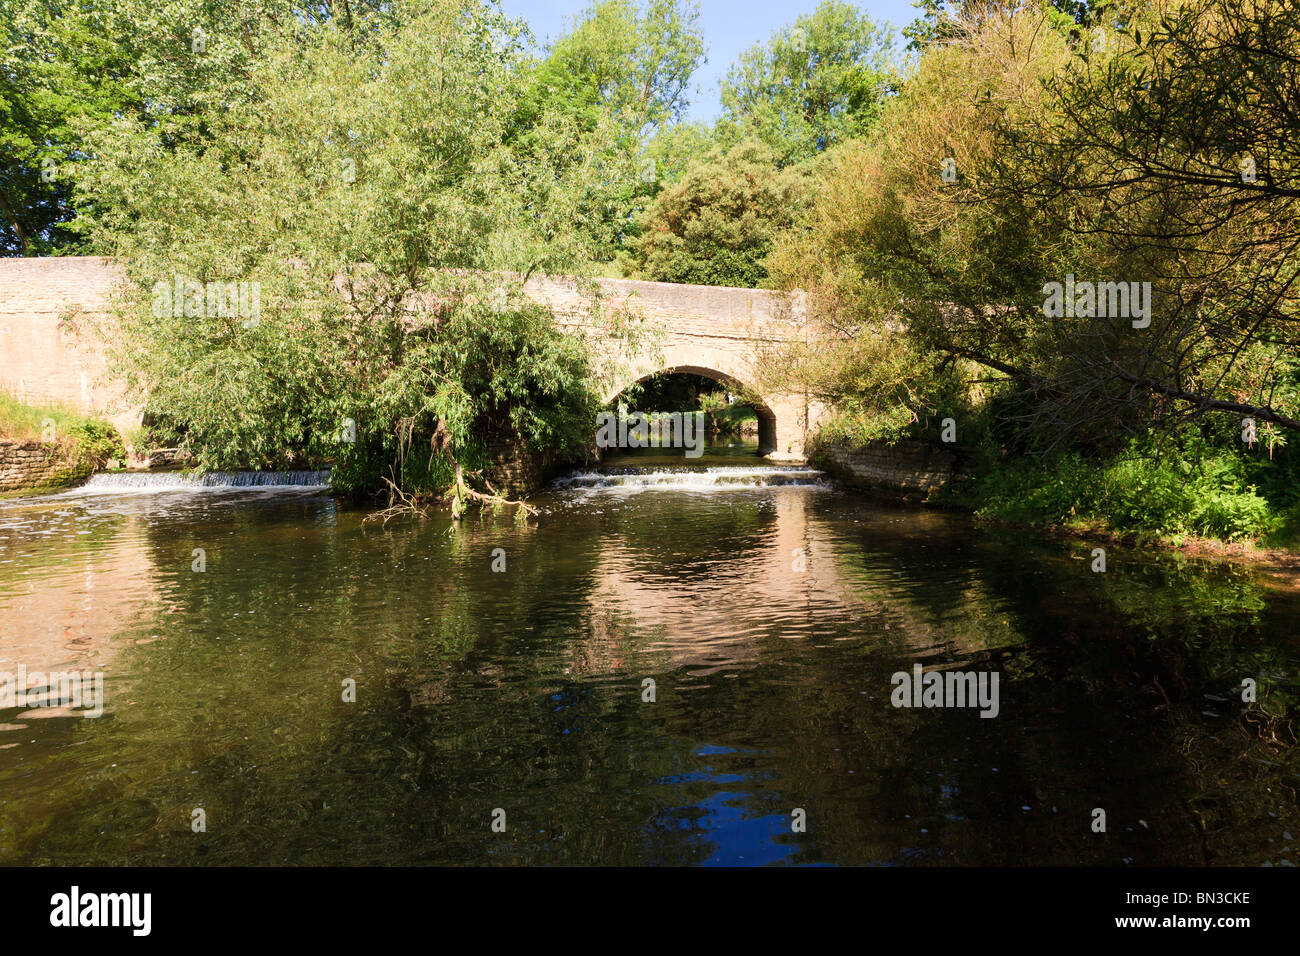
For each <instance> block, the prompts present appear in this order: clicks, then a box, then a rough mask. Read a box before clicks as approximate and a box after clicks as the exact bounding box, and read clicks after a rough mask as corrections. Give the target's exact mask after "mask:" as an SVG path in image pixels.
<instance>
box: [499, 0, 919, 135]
mask: <svg viewBox="0 0 1300 956" xmlns="http://www.w3.org/2000/svg"><path fill="white" fill-rule="evenodd" d="M590 2H591V0H501V7H502V9H503V10H504V11H505V12H506V13H507V14H509V15H510V16H512V17H522V18H523V19H524V20H527V21H528V25H529V26H530V27H532V30H533V33H535V34H537V37H538V39H539V40H543V41H544V40H545V39H546V38H547V37H556V36H559V35H561V34H563V33H567V32H568V28H569V26H570V24H571V23H572V22H573V18H574V16H576V15H577V14H579V13H581V12H582V11H583V10H585V9H586V8H587V7H588V6H589V5H590ZM698 2H699V7H700V28H701V30H703V32H704V42H705V45H706V47H707V49H708V58H709V61H708V62H707V63H706V64H704V65H703V66H702V67H700V69H699V70H698V71H697V72H696V74H695V82H696V85H697V86H698V87H699V91H698V92H693V93H692V96H691V109H690V118H691V119H695V120H711V119H713V118H714V117H716V116H717V114H718V110H719V103H718V82H719V80H721V79H722V78H723V77H724V76H726V74H727V69H728V68H729V67H730V66H731V64H732V63H733V62H734V61H735V59H736V57H737V56H739V55H740V53H741V52H742V51H743V50H747V49H749V47H751V46H753V45H754V44H755V43H759V42H764V41H766V40H767V39H769V38H770V37H771V36H772V34H773V32H775V31H776V30H778V29H780V28H781V27H783V26H785V25H786V24H789V23H793V22H794V20H795V18H797V17H798V16H800V15H801V14H804V13H809V12H811V11H812V10H813V9H815V8H816V7H817V4H818V3H819V0H698ZM857 5H858V7H859V9H861V10H864V11H865V12H866V13H867V15H868V16H870V17H871V18H872V19H873V20H876V21H877V22H880V21H886V20H887V21H889V22H890V23H891V24H892V25H893V27H894V31H895V34H896V35H897V34H898V31H899V30H901V29H902V28H903V27H904V26H906V25H907V24H909V23H911V22H912V21H913V20H914V19H916V14H917V10H916V9H915V8H914V7H913V6H912V0H858V4H857ZM897 39H898V41H899V43H900V45H901V42H902V37H901V35H897Z"/></svg>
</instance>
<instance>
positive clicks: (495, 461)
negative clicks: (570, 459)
mask: <svg viewBox="0 0 1300 956" xmlns="http://www.w3.org/2000/svg"><path fill="white" fill-rule="evenodd" d="M487 451H488V462H489V464H488V466H487V468H485V469H484V473H485V474H486V475H487V477H488V480H489V481H491V482H492V487H494V488H496V490H497V491H498V492H500V493H501V494H503V495H505V496H506V497H507V498H526V497H528V496H529V495H531V494H533V493H534V492H535V491H538V490H539V489H540V488H542V487H543V486H544V485H545V484H546V483H547V482H548V481H550V480H551V478H553V477H554V476H555V472H556V468H557V466H556V462H555V460H554V458H553V456H551V455H540V454H538V453H536V452H532V451H529V450H528V449H527V448H525V447H524V446H523V445H522V444H520V443H518V442H515V441H511V440H506V439H498V440H496V441H493V442H491V443H489V445H488V450H487Z"/></svg>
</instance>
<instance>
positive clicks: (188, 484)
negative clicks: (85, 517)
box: [76, 471, 330, 492]
mask: <svg viewBox="0 0 1300 956" xmlns="http://www.w3.org/2000/svg"><path fill="white" fill-rule="evenodd" d="M329 483H330V473H329V472H328V471H208V472H203V473H201V474H193V475H188V474H185V473H184V472H179V471H163V472H148V471H137V472H117V473H113V474H103V473H100V474H96V475H91V476H90V479H89V480H88V481H87V482H86V483H85V484H84V485H82V486H81V487H80V488H77V489H76V490H77V491H104V492H119V491H186V490H197V489H202V488H283V489H285V490H297V489H303V488H327V487H329Z"/></svg>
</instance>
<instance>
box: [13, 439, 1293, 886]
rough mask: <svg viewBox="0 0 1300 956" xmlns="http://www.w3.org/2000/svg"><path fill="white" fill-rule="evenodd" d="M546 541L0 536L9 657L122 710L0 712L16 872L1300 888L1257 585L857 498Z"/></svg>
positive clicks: (207, 504) (568, 531)
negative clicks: (1156, 875)
mask: <svg viewBox="0 0 1300 956" xmlns="http://www.w3.org/2000/svg"><path fill="white" fill-rule="evenodd" d="M614 464H616V463H611V467H613V466H614ZM702 464H703V465H705V466H709V465H713V466H716V465H717V462H707V461H706V462H704V463H702ZM746 464H749V463H746ZM657 466H658V465H657V463H647V467H657ZM540 504H541V506H542V510H543V514H542V518H541V520H540V522H539V523H538V524H537V525H536V526H532V527H527V528H521V527H518V526H516V525H514V524H513V523H512V522H511V521H509V520H508V519H504V520H496V521H494V520H492V519H490V518H488V519H484V520H483V521H477V520H474V521H468V522H466V523H465V526H464V527H463V528H461V529H459V530H458V531H454V532H452V533H449V532H450V531H451V529H450V528H449V523H448V522H447V521H446V520H445V519H431V520H429V521H425V522H415V523H408V524H390V525H388V526H387V527H386V528H380V527H378V526H376V525H364V524H363V523H362V521H361V519H362V517H363V516H364V512H363V511H359V510H356V509H352V508H349V507H345V506H342V505H340V504H338V503H336V502H334V501H332V500H331V499H329V498H326V497H323V496H320V495H318V494H314V493H309V492H297V493H294V492H290V493H283V492H277V493H270V492H257V491H212V490H204V491H184V492H165V493H157V494H150V495H141V494H134V495H116V496H115V495H109V494H97V495H93V496H90V495H86V496H77V495H70V496H62V497H60V498H57V499H56V498H47V499H41V500H39V501H35V502H33V501H22V502H9V503H6V504H3V505H0V620H2V621H3V644H2V645H0V646H2V648H3V649H2V650H0V656H2V657H4V658H5V659H6V660H12V661H18V660H25V661H27V662H28V663H29V666H31V662H33V661H41V662H46V661H48V662H50V663H52V664H53V663H63V662H69V663H70V662H74V661H85V662H93V663H94V665H95V666H97V667H101V668H102V669H104V670H105V672H106V673H107V674H108V689H107V700H106V713H105V716H104V717H103V718H101V719H100V720H83V719H81V718H80V717H79V716H77V715H75V714H73V713H66V714H62V715H55V714H51V715H50V716H45V717H43V718H41V719H36V718H34V717H33V716H32V712H30V711H19V710H16V709H12V708H11V709H9V710H6V711H3V712H0V796H2V797H3V799H0V862H4V863H49V862H52V863H81V862H93V863H122V862H132V863H203V862H210V863H223V864H224V863H246V862H254V863H280V862H289V863H339V864H350V863H356V864H362V863H375V862H381V863H382V862H389V863H416V862H445V863H467V864H468V863H492V862H500V863H607V864H634V863H660V864H687V863H691V864H718V863H746V864H760V863H776V864H812V863H840V864H861V863H887V864H1018V863H1054V864H1073V863H1084V864H1121V863H1125V862H1131V863H1139V864H1149V863H1175V864H1181V863H1185V864H1199V863H1206V862H1208V863H1234V862H1240V863H1248V864H1258V863H1264V862H1270V863H1273V864H1283V863H1285V862H1286V861H1287V860H1289V859H1290V858H1291V856H1292V855H1293V853H1294V851H1293V850H1292V848H1291V846H1292V841H1291V840H1289V839H1288V838H1287V835H1290V836H1295V835H1296V834H1297V833H1300V829H1298V827H1300V819H1298V818H1297V811H1296V798H1295V789H1296V786H1297V784H1300V778H1298V777H1297V767H1296V763H1295V757H1294V748H1293V747H1290V746H1288V745H1287V744H1288V743H1289V738H1287V737H1286V733H1287V732H1288V731H1287V724H1286V721H1285V719H1282V720H1278V719H1275V718H1285V717H1287V715H1289V714H1290V713H1293V708H1294V692H1295V689H1296V663H1297V659H1298V658H1300V648H1298V647H1297V639H1296V636H1295V634H1296V629H1295V627H1294V622H1295V621H1296V620H1297V615H1298V614H1300V607H1297V606H1296V600H1295V598H1294V596H1292V595H1289V594H1285V593H1279V592H1274V591H1269V590H1267V589H1266V587H1265V586H1264V585H1263V583H1262V582H1261V581H1260V580H1258V579H1257V578H1256V577H1255V576H1253V575H1252V574H1250V573H1249V572H1246V571H1243V570H1240V569H1234V568H1225V567H1219V568H1205V567H1200V566H1197V565H1193V564H1190V563H1187V562H1178V561H1172V560H1156V559H1153V558H1151V557H1149V556H1139V555H1136V554H1125V553H1123V552H1122V551H1115V550H1112V551H1111V554H1110V556H1109V570H1108V572H1107V573H1106V574H1104V575H1098V574H1092V573H1091V572H1090V571H1089V565H1088V562H1087V561H1086V560H1084V558H1085V557H1086V555H1087V549H1086V548H1085V547H1084V546H1082V545H1072V544H1067V543H1062V542H1040V541H1034V540H1031V539H1029V538H1027V537H1026V536H1024V535H1014V536H1011V535H1007V534H1006V533H998V532H992V531H981V530H978V529H975V528H973V527H971V526H970V525H969V524H968V523H967V522H966V521H965V520H963V519H961V518H957V517H953V516H948V515H943V514H938V513H931V512H925V513H922V512H913V511H900V510H893V509H889V508H885V507H880V506H876V505H873V504H870V503H868V502H865V501H862V500H861V499H858V498H854V497H851V496H849V495H846V494H843V493H841V492H840V491H838V490H836V489H835V488H833V487H830V486H817V485H800V486H788V485H783V486H775V487H773V486H768V487H748V486H723V487H717V488H713V489H709V490H703V489H700V488H698V487H691V488H687V487H678V488H674V487H671V486H664V487H660V488H658V489H655V490H649V491H642V492H639V493H636V494H619V493H603V494H602V493H592V492H591V490H590V489H588V490H585V491H584V490H575V489H572V488H569V489H564V488H561V489H557V490H556V491H554V492H552V493H550V494H548V495H546V496H544V497H543V500H542V501H541V502H540ZM196 548H202V549H203V550H204V553H205V555H206V570H205V571H203V572H201V573H200V572H195V571H194V570H192V562H193V558H192V555H193V551H194V549H196ZM494 548H502V549H504V551H505V555H506V569H505V571H504V572H502V573H494V572H493V570H492V562H493V549H494ZM914 661H921V662H924V663H926V664H927V666H941V667H961V668H963V669H984V670H997V671H999V672H1000V673H1001V675H1002V684H1001V713H1000V716H999V717H998V718H997V719H994V720H985V719H980V717H979V715H978V713H977V712H976V711H974V710H900V709H895V708H893V707H892V706H891V705H890V703H889V691H890V676H891V674H892V673H893V672H895V671H899V670H909V669H910V667H911V665H912V663H913V662H914ZM42 666H48V665H44V664H43V665H42ZM0 667H3V665H0ZM1247 675H1255V676H1257V677H1258V679H1259V680H1260V682H1261V688H1263V690H1264V695H1265V696H1264V697H1263V698H1262V701H1264V702H1265V707H1264V708H1263V709H1258V708H1257V709H1254V710H1252V711H1250V712H1248V713H1243V711H1244V707H1243V705H1242V704H1241V703H1240V700H1239V694H1238V695H1237V696H1234V693H1235V688H1237V687H1238V685H1239V684H1240V681H1241V678H1242V677H1243V676H1247ZM348 679H351V680H355V681H356V686H357V699H356V703H345V702H344V701H343V700H342V688H343V682H344V681H345V680H348ZM647 679H650V680H652V681H653V682H654V700H653V702H649V701H647V700H644V699H643V697H644V696H645V695H646V690H647V688H646V685H645V684H644V682H645V681H646V680H647ZM1270 720H1271V721H1273V722H1272V723H1270V722H1269V721H1270ZM1270 735H1271V736H1270ZM196 807H202V808H204V809H205V811H206V813H207V819H208V831H207V832H206V833H200V834H195V833H192V832H191V830H190V819H191V811H192V810H193V809H194V808H196ZM498 807H500V808H503V809H505V810H506V813H507V821H508V825H507V831H506V832H505V833H504V834H497V833H493V832H491V830H490V822H491V813H492V811H493V809H494V808H498ZM1098 807H1100V808H1104V809H1105V810H1106V812H1107V817H1108V832H1106V833H1105V834H1097V833H1093V832H1092V831H1091V829H1090V823H1091V820H1092V811H1093V809H1094V808H1098ZM796 809H802V810H804V811H805V813H806V816H807V832H805V833H795V832H792V830H791V821H792V812H793V811H795V810H796Z"/></svg>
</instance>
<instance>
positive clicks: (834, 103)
mask: <svg viewBox="0 0 1300 956" xmlns="http://www.w3.org/2000/svg"><path fill="white" fill-rule="evenodd" d="M896 82H897V69H896V66H895V62H894V55H893V38H892V37H891V35H890V31H889V28H888V27H887V26H885V25H880V24H876V23H874V22H873V21H872V20H871V19H870V18H869V17H868V16H866V15H865V14H863V13H861V12H860V11H859V10H858V9H857V8H856V7H854V6H853V5H852V4H850V3H846V2H844V0H824V2H823V3H822V4H821V5H820V6H818V7H817V9H816V10H814V11H813V12H812V13H810V14H805V15H804V16H801V17H799V18H798V19H797V20H796V21H795V22H794V23H793V24H792V25H791V26H788V27H786V28H784V29H782V30H780V31H778V32H777V33H776V34H774V35H773V37H772V39H771V40H770V41H769V42H768V43H766V44H759V45H756V46H754V47H753V48H751V49H750V50H748V51H746V52H745V53H743V54H742V55H741V57H740V59H739V61H738V62H737V63H736V65H735V66H733V67H732V69H731V70H730V72H729V73H728V74H727V77H726V79H725V80H724V81H723V83H722V107H723V115H722V119H721V120H720V121H719V132H720V134H721V135H722V136H723V137H724V138H725V140H726V141H728V142H731V141H735V140H737V139H740V138H743V137H745V136H749V135H754V136H757V137H758V138H759V139H761V140H762V141H763V142H765V143H766V144H767V145H768V146H770V147H772V149H773V150H775V151H776V154H777V162H778V164H779V165H781V166H788V165H790V164H792V163H798V162H801V161H803V160H806V159H809V158H811V157H812V156H814V155H816V154H817V153H819V152H821V151H823V150H825V149H827V148H829V147H831V146H833V145H835V144H836V143H840V142H843V141H845V140H847V139H850V138H852V137H855V136H860V135H861V134H862V133H863V132H865V131H866V130H867V129H869V128H870V127H871V125H872V123H874V122H875V120H876V118H877V117H878V116H879V114H880V107H881V103H882V101H883V100H884V99H885V97H886V95H887V92H888V90H889V89H890V88H891V86H892V85H894V84H895V83H896Z"/></svg>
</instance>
